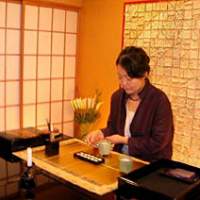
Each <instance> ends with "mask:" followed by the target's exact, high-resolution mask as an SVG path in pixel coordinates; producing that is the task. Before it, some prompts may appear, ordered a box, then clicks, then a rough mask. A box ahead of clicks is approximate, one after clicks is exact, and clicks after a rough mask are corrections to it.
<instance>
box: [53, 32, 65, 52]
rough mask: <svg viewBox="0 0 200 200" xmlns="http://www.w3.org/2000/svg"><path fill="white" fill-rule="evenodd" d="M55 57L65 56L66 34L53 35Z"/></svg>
mask: <svg viewBox="0 0 200 200" xmlns="http://www.w3.org/2000/svg"><path fill="white" fill-rule="evenodd" d="M52 53H53V54H54V55H63V54H64V33H53V49H52Z"/></svg>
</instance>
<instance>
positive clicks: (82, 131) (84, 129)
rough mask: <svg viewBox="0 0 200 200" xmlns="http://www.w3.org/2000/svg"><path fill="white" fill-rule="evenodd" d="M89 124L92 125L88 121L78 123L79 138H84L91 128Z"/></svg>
mask: <svg viewBox="0 0 200 200" xmlns="http://www.w3.org/2000/svg"><path fill="white" fill-rule="evenodd" d="M91 125H92V123H88V122H87V123H80V124H79V130H80V132H79V138H80V139H81V140H85V139H86V136H87V134H88V133H89V132H90V130H91Z"/></svg>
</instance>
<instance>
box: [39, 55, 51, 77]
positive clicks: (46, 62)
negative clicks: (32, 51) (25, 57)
mask: <svg viewBox="0 0 200 200" xmlns="http://www.w3.org/2000/svg"><path fill="white" fill-rule="evenodd" d="M38 78H39V79H40V78H50V56H39V57H38Z"/></svg>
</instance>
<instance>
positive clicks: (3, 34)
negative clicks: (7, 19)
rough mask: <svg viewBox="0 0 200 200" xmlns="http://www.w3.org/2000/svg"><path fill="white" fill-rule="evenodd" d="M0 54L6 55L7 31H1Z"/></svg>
mask: <svg viewBox="0 0 200 200" xmlns="http://www.w3.org/2000/svg"><path fill="white" fill-rule="evenodd" d="M0 44H1V45H0V53H5V30H3V29H0Z"/></svg>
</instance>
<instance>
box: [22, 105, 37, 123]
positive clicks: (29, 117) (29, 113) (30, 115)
mask: <svg viewBox="0 0 200 200" xmlns="http://www.w3.org/2000/svg"><path fill="white" fill-rule="evenodd" d="M35 111H36V107H35V105H25V106H24V109H23V112H24V113H23V115H24V127H30V126H32V127H35Z"/></svg>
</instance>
